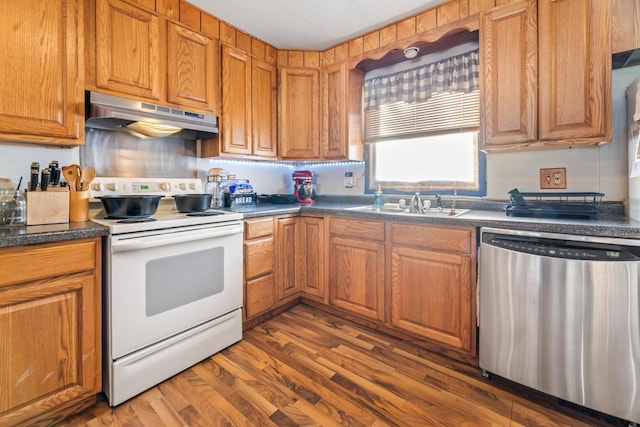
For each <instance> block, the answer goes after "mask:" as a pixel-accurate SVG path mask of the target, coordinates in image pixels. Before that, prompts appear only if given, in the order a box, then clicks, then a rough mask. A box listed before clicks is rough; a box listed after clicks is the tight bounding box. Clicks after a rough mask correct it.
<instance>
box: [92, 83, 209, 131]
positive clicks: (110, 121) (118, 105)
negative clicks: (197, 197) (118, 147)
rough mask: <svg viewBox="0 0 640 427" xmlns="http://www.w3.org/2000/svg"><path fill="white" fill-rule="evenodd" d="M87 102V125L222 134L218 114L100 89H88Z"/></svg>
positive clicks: (107, 127)
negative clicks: (176, 106) (120, 95)
mask: <svg viewBox="0 0 640 427" xmlns="http://www.w3.org/2000/svg"><path fill="white" fill-rule="evenodd" d="M85 101H86V104H85V105H86V107H85V108H86V117H85V119H86V120H85V126H86V127H87V128H96V129H106V130H115V131H120V132H129V133H132V134H134V135H138V136H145V137H162V136H176V137H178V136H179V137H182V138H188V139H200V138H212V137H214V136H216V135H217V134H218V118H217V117H216V116H210V115H207V114H202V113H196V112H192V111H188V110H185V109H181V108H173V107H167V106H164V105H156V104H152V103H149V102H142V101H136V100H133V99H127V98H121V97H117V96H113V95H106V94H103V93H98V92H86V100H85Z"/></svg>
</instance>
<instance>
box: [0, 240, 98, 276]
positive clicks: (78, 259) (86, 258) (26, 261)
mask: <svg viewBox="0 0 640 427" xmlns="http://www.w3.org/2000/svg"><path fill="white" fill-rule="evenodd" d="M98 242H99V240H98V239H97V238H96V239H93V240H80V241H74V242H73V243H62V244H61V243H46V244H41V245H27V246H15V247H9V248H2V249H0V286H9V285H14V284H16V283H22V282H26V281H32V280H38V279H44V278H52V277H57V276H62V275H65V274H72V273H78V272H80V271H87V270H93V269H95V268H96V259H97V257H98V254H99V250H100V249H99V244H98Z"/></svg>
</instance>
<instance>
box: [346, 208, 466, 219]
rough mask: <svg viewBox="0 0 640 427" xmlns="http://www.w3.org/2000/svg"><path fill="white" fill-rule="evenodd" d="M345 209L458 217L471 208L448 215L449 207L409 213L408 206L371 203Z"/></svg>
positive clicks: (388, 213)
mask: <svg viewBox="0 0 640 427" xmlns="http://www.w3.org/2000/svg"><path fill="white" fill-rule="evenodd" d="M345 210H347V211H358V212H371V213H379V214H387V215H411V216H438V217H453V218H455V217H458V216H460V215H464V214H466V213H467V212H469V211H470V210H471V209H456V210H455V215H449V212H450V211H451V208H444V209H438V208H431V209H429V210H426V211H425V212H424V213H410V212H409V208H405V209H403V208H390V207H382V208H377V207H375V206H373V205H366V206H355V207H352V208H346V209H345Z"/></svg>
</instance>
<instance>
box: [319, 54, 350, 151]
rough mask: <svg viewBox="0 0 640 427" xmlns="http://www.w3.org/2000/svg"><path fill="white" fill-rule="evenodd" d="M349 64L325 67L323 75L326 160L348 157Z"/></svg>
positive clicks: (323, 129)
mask: <svg viewBox="0 0 640 427" xmlns="http://www.w3.org/2000/svg"><path fill="white" fill-rule="evenodd" d="M347 81H348V74H347V63H346V62H338V63H336V64H333V65H330V66H328V67H325V68H324V70H323V73H322V119H323V122H322V156H323V157H324V158H326V159H331V158H334V159H340V158H346V157H347V147H348V144H349V142H348V137H349V135H348V120H349V116H348V113H347V108H348V101H349V100H348V98H347V84H348V82H347Z"/></svg>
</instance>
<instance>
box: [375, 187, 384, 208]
mask: <svg viewBox="0 0 640 427" xmlns="http://www.w3.org/2000/svg"><path fill="white" fill-rule="evenodd" d="M373 206H375V207H376V208H381V207H383V206H384V200H383V198H382V187H381V186H380V185H378V189H377V190H376V192H375V194H374V196H373Z"/></svg>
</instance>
